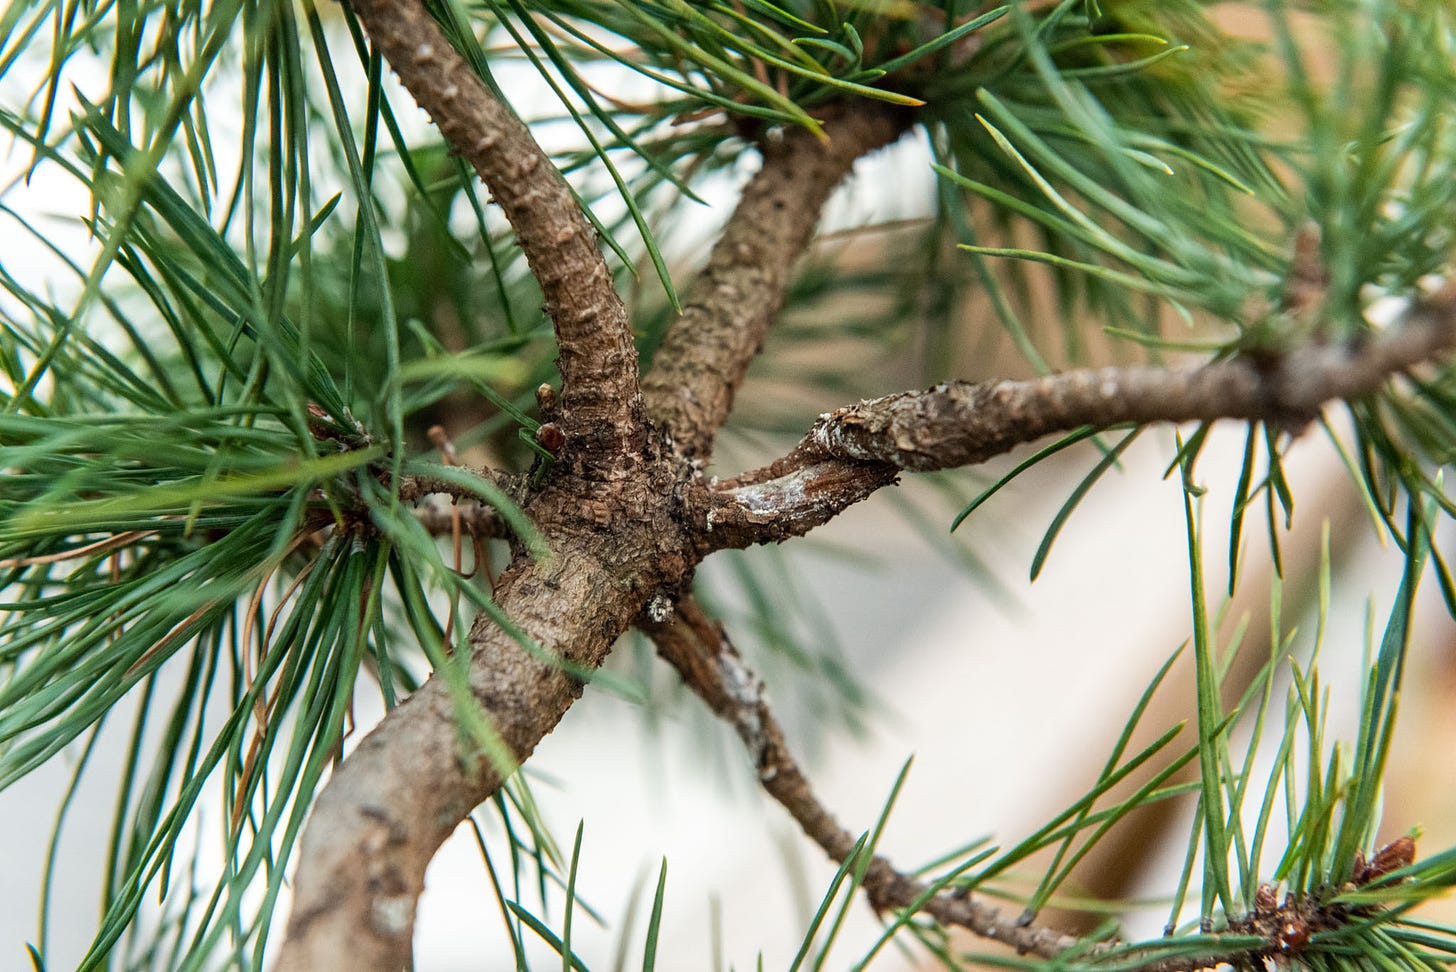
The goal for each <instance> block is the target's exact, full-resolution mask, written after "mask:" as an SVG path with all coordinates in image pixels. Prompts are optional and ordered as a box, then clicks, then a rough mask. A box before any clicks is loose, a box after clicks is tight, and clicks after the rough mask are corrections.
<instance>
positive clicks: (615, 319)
mask: <svg viewBox="0 0 1456 972" xmlns="http://www.w3.org/2000/svg"><path fill="white" fill-rule="evenodd" d="M349 5H350V7H351V8H352V9H353V10H354V12H355V13H356V14H358V16H359V19H360V21H362V22H363V24H364V27H365V29H366V30H367V31H368V32H369V36H370V39H371V40H373V42H374V44H375V45H376V46H377V47H378V48H379V51H380V53H381V54H383V56H384V58H385V60H387V61H388V62H389V64H390V66H391V67H392V68H394V70H395V72H396V73H398V75H399V78H400V80H401V81H402V82H403V83H404V86H405V87H406V88H407V89H408V90H409V92H410V94H411V95H413V96H414V98H415V100H416V101H417V102H418V103H419V105H420V107H422V108H424V109H425V111H427V112H429V114H430V117H431V118H432V119H433V120H434V122H435V124H436V125H437V126H438V127H439V129H440V133H441V134H442V135H443V136H444V137H445V140H446V141H447V142H448V143H449V144H450V146H451V147H452V148H453V149H454V150H455V151H456V152H458V153H459V154H460V155H461V156H462V157H463V158H465V159H466V160H467V161H469V162H470V164H471V165H472V166H473V167H474V168H475V171H476V172H478V173H479V174H480V176H481V178H482V179H484V180H485V182H486V185H487V186H488V187H489V188H490V190H491V193H492V196H493V197H494V199H495V201H496V202H497V203H499V204H500V207H501V209H502V210H503V211H504V212H505V214H506V218H507V219H509V220H510V222H511V226H512V227H514V229H515V231H516V239H517V240H518V241H519V242H520V244H521V250H522V252H524V254H525V256H526V260H527V262H528V263H529V264H530V267H531V272H532V274H534V276H535V277H536V280H537V281H539V283H540V284H541V289H542V292H543V293H544V295H545V298H546V312H547V314H548V315H549V316H550V318H551V321H552V324H553V325H554V326H555V328H556V340H557V344H558V346H559V348H560V356H559V358H558V362H557V363H558V365H559V367H560V369H561V378H562V395H561V412H560V415H561V418H560V420H559V421H560V422H561V423H562V424H563V425H564V426H566V427H567V431H568V434H573V433H578V432H580V433H587V434H584V435H577V436H575V437H576V438H577V439H578V441H590V442H597V443H600V442H601V441H602V433H603V432H604V431H606V432H607V433H608V434H607V436H606V438H607V439H608V440H610V439H613V438H620V437H621V436H623V435H624V434H625V433H626V432H627V431H628V430H629V429H631V428H632V427H634V426H635V424H636V421H635V419H636V415H637V411H638V409H640V404H641V403H640V395H639V391H638V385H637V370H638V364H637V350H636V347H635V345H634V344H633V343H632V330H631V326H630V322H629V321H628V317H627V310H626V308H625V307H624V306H623V304H622V300H621V298H620V297H619V296H618V295H617V291H616V286H615V284H614V282H613V280H612V275H611V272H610V271H609V270H608V269H607V265H606V262H605V260H604V259H603V258H602V254H601V251H600V250H599V249H598V247H597V239H596V233H595V231H594V230H593V229H592V228H591V226H590V224H588V223H587V221H586V218H585V217H584V216H583V214H582V212H581V207H580V205H579V204H578V203H577V201H576V197H575V196H574V195H572V192H571V188H570V187H569V186H568V185H567V184H566V180H565V179H564V178H562V176H561V173H560V172H559V171H558V170H557V169H556V167H555V166H554V165H553V164H552V163H551V160H550V159H549V158H547V156H546V153H545V152H543V151H542V149H541V147H540V145H538V144H537V143H536V140H535V138H534V137H532V135H531V133H530V131H529V130H528V129H527V128H526V126H525V124H523V123H522V122H521V120H520V119H519V118H517V117H516V115H515V113H514V112H512V111H511V109H510V108H509V107H508V106H506V105H505V104H503V103H502V102H501V101H500V100H499V99H497V98H496V97H495V95H494V94H493V93H492V92H491V90H490V88H489V87H487V86H486V84H485V82H484V81H483V80H481V78H480V76H479V75H478V74H476V73H475V71H474V70H473V69H472V68H471V67H470V65H469V64H467V63H466V61H465V59H464V58H463V57H462V56H461V55H460V54H459V52H457V51H456V50H455V48H454V47H452V46H451V45H450V42H449V41H448V40H447V39H446V38H445V35H444V33H443V32H442V31H441V30H440V27H439V25H438V24H436V23H435V21H434V19H433V18H432V17H431V16H430V14H429V12H428V11H427V10H426V8H425V5H424V4H423V3H421V2H419V0H349ZM612 433H615V435H613V434H612Z"/></svg>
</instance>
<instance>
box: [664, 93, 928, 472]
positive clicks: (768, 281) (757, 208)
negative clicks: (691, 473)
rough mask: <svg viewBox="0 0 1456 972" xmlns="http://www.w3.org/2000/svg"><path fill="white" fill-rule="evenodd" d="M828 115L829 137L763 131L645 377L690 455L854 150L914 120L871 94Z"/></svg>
mask: <svg viewBox="0 0 1456 972" xmlns="http://www.w3.org/2000/svg"><path fill="white" fill-rule="evenodd" d="M826 114H827V116H828V117H826V119H825V121H824V132H825V134H826V135H827V136H828V141H820V140H819V139H817V138H815V137H814V135H813V134H811V133H810V132H808V131H806V130H804V129H800V128H793V129H789V130H787V131H784V132H772V133H770V134H769V135H768V136H767V137H766V138H765V139H764V140H763V142H762V145H761V147H760V151H761V153H762V156H763V166H762V168H760V169H759V170H758V172H757V173H756V174H755V175H754V176H753V178H752V179H750V180H749V182H748V185H747V186H745V187H744V190H743V196H742V198H740V199H739V202H738V207H737V208H736V209H735V210H734V212H733V215H732V216H731V217H730V218H729V221H728V225H727V227H726V228H725V229H724V232H723V235H722V237H721V238H720V239H719V240H718V243H717V245H716V246H714V248H713V252H712V254H711V256H709V258H708V263H707V266H705V267H704V268H703V271H702V273H701V274H700V275H699V277H698V279H697V280H696V281H694V283H693V285H692V288H691V290H690V291H689V293H688V298H687V302H686V304H685V305H684V308H683V314H682V316H681V317H680V318H678V319H677V321H676V322H674V323H673V325H672V327H671V328H669V329H668V332H667V335H666V337H665V338H664V339H663V342H662V346H661V347H660V348H659V349H658V351H657V354H656V356H655V357H654V358H653V361H652V368H651V370H650V371H649V372H648V373H647V375H646V376H645V377H644V378H643V380H642V390H643V394H644V395H645V396H646V399H647V407H648V411H649V412H650V414H651V415H652V417H653V418H654V419H656V420H657V421H658V422H659V423H661V424H662V425H664V426H665V427H666V428H667V430H668V431H669V432H670V433H671V435H672V438H673V442H674V443H675V445H676V447H677V449H678V451H679V452H680V453H682V454H683V455H685V456H687V457H688V458H693V459H701V460H705V461H706V460H707V458H708V456H709V455H710V454H711V452H712V449H713V438H714V436H715V435H716V434H717V432H718V430H719V429H720V428H722V426H723V423H724V422H726V421H727V419H728V414H729V412H730V411H732V408H733V398H734V396H735V394H736V393H737V391H738V388H739V386H740V385H741V384H742V383H743V376H744V374H745V373H746V372H747V370H748V365H749V363H750V362H751V361H752V360H753V358H754V356H755V355H757V354H758V352H759V350H760V349H761V348H762V347H763V342H764V338H765V336H766V335H767V334H768V329H769V325H770V324H771V323H772V321H773V319H774V316H775V315H776V314H777V313H778V311H779V308H780V307H781V306H782V305H783V301H784V294H785V291H786V290H787V288H788V285H789V281H790V274H791V271H792V269H793V267H794V264H795V263H796V262H797V261H798V259H799V257H800V256H801V255H802V254H803V252H804V250H805V249H806V248H807V247H808V245H809V241H810V240H811V239H812V238H813V234H814V229H815V226H816V225H817V223H818V221H819V212H820V210H821V209H822V208H823V206H824V203H825V201H826V200H827V199H828V198H829V194H830V193H831V192H832V191H833V190H834V188H835V187H836V186H837V185H839V183H840V182H841V181H842V180H843V179H844V177H845V176H846V175H848V174H849V171H850V169H851V168H853V166H854V163H855V160H856V159H858V158H859V157H861V156H863V155H866V154H868V153H870V152H872V151H874V150H876V149H878V148H882V147H883V146H885V145H888V144H890V143H892V142H894V141H895V140H896V139H898V138H899V137H900V136H901V135H902V134H903V133H904V132H905V130H906V128H907V127H908V124H909V122H910V116H909V115H907V114H906V113H905V112H904V111H903V110H895V109H891V108H888V107H886V106H884V105H881V104H879V103H875V102H867V101H856V102H849V103H845V104H841V105H838V106H834V107H832V108H831V109H827V110H826Z"/></svg>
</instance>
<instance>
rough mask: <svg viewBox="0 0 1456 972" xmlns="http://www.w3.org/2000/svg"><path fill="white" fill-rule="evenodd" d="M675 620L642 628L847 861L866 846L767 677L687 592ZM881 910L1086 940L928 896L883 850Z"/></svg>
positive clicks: (989, 930)
mask: <svg viewBox="0 0 1456 972" xmlns="http://www.w3.org/2000/svg"><path fill="white" fill-rule="evenodd" d="M676 613H677V616H676V618H674V619H673V620H671V621H667V622H664V623H653V622H651V621H644V622H643V623H642V628H643V630H644V631H646V632H647V634H648V635H649V636H650V637H651V638H652V640H653V643H654V644H655V645H656V646H657V651H658V654H660V655H661V656H662V657H663V659H665V660H666V661H667V662H668V664H670V665H672V667H673V668H676V669H677V671H678V674H680V675H681V676H682V679H683V681H684V682H686V683H687V685H688V687H689V688H691V689H692V690H693V691H694V692H695V693H697V695H698V697H699V698H701V699H702V700H703V701H704V702H705V703H707V705H708V708H710V709H712V710H713V712H714V713H715V714H717V715H718V716H719V717H720V718H722V719H723V720H724V721H725V722H727V723H728V724H730V725H731V726H732V727H733V729H734V730H735V731H736V732H737V733H738V736H739V738H740V739H742V740H743V744H744V746H746V747H747V748H748V753H749V756H750V758H751V759H752V760H753V765H754V768H755V769H756V770H757V771H758V779H759V782H760V783H762V784H763V788H764V789H765V790H767V791H768V793H769V795H770V796H772V797H773V798H774V799H775V800H777V801H778V802H779V804H780V805H781V806H783V808H784V809H785V810H787V811H788V812H789V815H790V816H792V817H793V818H794V820H795V821H796V822H797V823H798V824H799V826H800V827H801V828H802V829H803V831H804V833H805V835H807V836H808V837H809V839H810V840H812V841H814V843H816V844H818V845H819V847H820V848H821V849H823V851H824V853H826V854H828V855H829V857H830V858H831V859H832V860H834V861H836V862H838V863H840V864H843V863H844V862H845V861H846V860H847V859H848V858H849V856H850V855H851V854H853V853H854V850H855V847H856V846H857V845H858V839H857V838H856V837H855V836H854V834H852V833H850V832H849V831H848V830H845V829H844V828H843V827H841V826H840V825H839V823H838V822H837V821H836V820H835V819H834V815H833V814H831V813H830V812H829V810H828V809H826V808H825V807H824V805H823V804H821V803H820V802H819V800H818V798H817V797H815V796H814V791H813V788H812V787H811V786H810V785H809V781H808V779H807V778H806V777H805V776H804V773H803V770H801V769H800V768H799V765H798V763H797V762H795V760H794V757H793V755H792V754H791V753H790V752H789V750H788V747H787V745H786V744H785V742H784V734H783V730H782V729H780V727H779V724H778V721H777V720H776V719H775V718H774V716H773V713H772V711H770V710H769V707H768V702H767V701H766V700H765V699H764V695H763V683H762V682H761V681H759V679H758V677H757V676H756V675H754V674H753V672H751V671H750V670H749V669H748V668H747V666H745V665H744V664H743V661H742V659H741V658H740V657H739V656H738V652H737V650H736V649H735V648H734V647H733V645H732V643H731V642H730V641H729V640H728V636H727V635H726V634H725V633H724V631H723V627H722V625H720V624H718V623H717V622H715V621H713V620H711V619H710V618H709V617H708V616H707V614H705V613H704V611H703V609H702V608H701V607H700V606H698V604H697V602H696V601H694V600H693V599H692V598H683V600H682V602H681V603H680V604H679V605H678V607H677V612H676ZM861 886H862V887H863V888H864V891H865V894H866V895H867V896H868V897H869V901H870V904H871V905H872V906H873V907H874V908H875V910H876V911H886V910H890V909H897V910H898V909H904V908H909V907H912V906H914V905H915V904H916V902H920V904H919V910H920V911H922V912H924V913H926V914H928V915H930V916H931V917H933V918H934V919H935V920H936V921H938V922H940V923H941V924H942V925H947V926H951V925H954V926H959V927H961V928H966V929H969V930H970V931H972V932H975V933H976V934H977V935H980V936H982V937H984V938H991V939H995V940H996V941H1000V942H1005V943H1006V944H1007V945H1010V946H1011V947H1013V948H1015V949H1016V950H1017V951H1018V952H1019V953H1023V954H1026V953H1030V954H1033V955H1039V956H1042V957H1043V958H1052V957H1054V956H1056V955H1059V954H1060V953H1062V952H1064V951H1066V950H1067V949H1069V948H1072V947H1073V946H1076V945H1077V944H1079V942H1078V939H1076V938H1074V937H1072V936H1070V935H1064V934H1062V933H1060V932H1057V931H1055V930H1053V929H1050V928H1044V927H1041V926H1038V925H1035V924H1020V923H1019V922H1018V921H1017V919H1015V918H1010V917H1007V916H1006V915H1004V914H1003V913H1002V912H1001V911H1000V910H999V909H997V908H993V907H991V906H990V905H986V904H982V903H981V902H979V901H975V900H972V899H971V898H970V897H969V896H968V895H959V894H955V893H946V892H942V893H940V894H935V895H932V896H930V897H929V898H926V899H925V900H924V901H921V899H922V898H924V897H925V894H926V890H927V887H926V885H925V884H924V883H923V882H921V881H918V880H916V879H915V878H912V877H910V876H908V875H906V874H903V873H901V872H900V871H897V870H895V868H894V866H893V865H891V864H890V862H889V861H887V860H886V859H885V858H883V857H879V856H876V857H874V858H872V859H871V860H870V862H869V865H868V866H867V867H866V869H865V872H864V879H863V882H862V884H861Z"/></svg>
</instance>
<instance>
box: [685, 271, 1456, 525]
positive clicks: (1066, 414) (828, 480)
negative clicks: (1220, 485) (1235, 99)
mask: <svg viewBox="0 0 1456 972" xmlns="http://www.w3.org/2000/svg"><path fill="white" fill-rule="evenodd" d="M1453 347H1456V290H1450V289H1448V290H1447V291H1443V292H1442V293H1441V294H1438V295H1436V296H1435V297H1433V298H1431V300H1429V301H1428V302H1426V303H1425V304H1422V305H1420V306H1418V307H1416V308H1414V309H1413V311H1412V312H1411V313H1410V314H1409V315H1408V316H1407V318H1406V320H1405V321H1404V322H1403V324H1402V325H1401V326H1399V327H1396V328H1394V329H1392V330H1390V331H1387V332H1384V333H1380V334H1376V335H1373V336H1371V337H1369V338H1366V339H1364V340H1362V341H1359V342H1356V343H1352V344H1348V345H1342V346H1326V345H1315V346H1312V347H1307V348H1300V349H1296V350H1292V351H1289V352H1286V353H1284V354H1282V355H1280V356H1279V357H1277V358H1272V359H1267V360H1260V359H1249V358H1238V359H1235V360H1232V361H1227V362H1222V363H1216V364H1209V365H1204V366H1202V367H1185V368H1150V367H1138V368H1102V369H1097V370H1080V371H1068V372H1064V373H1062V374H1056V375H1048V376H1046V377H1044V378H1036V379H1032V380H1030V381H990V382H977V383H972V382H963V381H954V382H947V383H945V384H941V385H936V386H935V387H933V388H928V389H925V390H924V391H908V392H900V393H898V394H895V395H887V396H885V397H883V398H876V399H871V400H869V401H864V402H860V403H859V404H857V405H849V406H846V407H844V408H840V409H837V410H835V411H833V412H826V413H825V414H823V415H821V416H820V417H819V420H818V421H817V422H815V424H814V426H813V427H812V428H811V429H810V430H809V432H808V434H806V435H805V436H804V438H803V439H802V440H801V441H800V442H799V444H798V445H797V446H795V447H794V449H793V450H791V451H790V452H789V453H788V454H787V455H785V456H784V457H782V458H780V459H778V460H776V461H775V462H773V463H771V464H770V465H768V466H765V467H763V468H762V469H757V470H754V471H752V472H748V473H744V474H743V475H741V476H738V477H735V478H733V479H731V480H726V481H724V482H722V483H719V484H718V485H717V487H716V489H715V490H714V491H713V492H712V493H711V494H710V495H709V496H708V497H706V502H707V503H708V507H709V508H708V510H707V512H706V513H705V514H704V516H705V518H706V519H707V520H708V521H709V522H710V524H711V525H712V527H713V533H714V537H713V544H714V545H715V546H717V547H719V548H723V547H743V546H748V545H750V544H754V543H766V542H776V541H779V540H783V539H785V538H786V537H790V536H800V535H802V534H804V533H806V532H808V531H809V530H812V529H813V528H814V527H816V526H819V525H820V524H822V523H825V522H827V521H828V520H830V519H832V518H833V517H834V516H836V515H837V514H838V513H839V512H841V511H842V510H843V509H844V508H845V507H846V506H848V505H850V504H851V503H856V502H858V501H859V500H861V499H863V498H865V497H866V496H868V495H870V494H871V493H872V492H874V490H876V489H878V488H879V487H880V486H883V485H885V484H887V483H889V482H892V481H894V478H895V475H896V474H897V473H898V472H900V471H902V470H903V471H907V472H932V471H935V470H938V469H951V468H956V467H960V466H968V465H975V464H977V463H981V462H985V461H986V460H988V459H991V458H994V457H996V456H998V455H1001V454H1003V453H1005V452H1008V451H1010V450H1011V449H1013V448H1015V447H1017V446H1019V445H1024V444H1026V443H1029V442H1034V441H1036V440H1037V439H1040V438H1041V437H1043V436H1045V435H1049V434H1052V433H1055V432H1068V431H1071V430H1073V429H1078V428H1083V427H1091V428H1110V427H1113V426H1118V425H1128V424H1137V425H1145V424H1151V423H1155V422H1187V421H1195V420H1198V421H1214V420H1217V419H1245V420H1260V421H1264V422H1269V423H1271V424H1272V425H1275V426H1277V427H1281V428H1284V429H1287V430H1290V431H1298V430H1299V429H1301V428H1303V427H1304V426H1305V425H1306V424H1308V423H1309V422H1310V421H1312V420H1313V419H1315V418H1316V417H1317V416H1318V415H1319V412H1320V409H1321V408H1322V407H1323V406H1324V405H1325V404H1327V403H1329V402H1331V401H1337V400H1349V399H1355V398H1359V397H1362V396H1365V395H1369V394H1372V393H1373V392H1375V391H1377V390H1378V389H1379V388H1380V387H1381V386H1382V385H1384V384H1385V383H1386V382H1387V381H1388V380H1390V378H1391V377H1392V376H1394V375H1398V374H1400V373H1402V372H1404V371H1407V370H1409V369H1410V368H1413V367H1415V366H1417V365H1419V364H1421V363H1423V362H1428V361H1431V360H1432V359H1434V358H1437V357H1439V356H1440V355H1442V354H1443V353H1445V352H1447V351H1450V350H1451V349H1452V348H1453Z"/></svg>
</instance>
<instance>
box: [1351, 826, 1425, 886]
mask: <svg viewBox="0 0 1456 972" xmlns="http://www.w3.org/2000/svg"><path fill="white" fill-rule="evenodd" d="M1415 859H1416V841H1415V838H1414V837H1412V836H1411V835H1410V834H1406V835H1405V836H1404V837H1401V838H1399V839H1397V840H1393V841H1391V842H1390V843H1388V844H1386V845H1385V846H1384V847H1382V848H1380V850H1378V851H1376V852H1375V856H1374V857H1373V858H1371V859H1370V863H1369V864H1365V863H1364V861H1363V860H1362V858H1361V855H1358V854H1357V855H1356V857H1355V878H1354V880H1355V884H1357V885H1366V884H1369V883H1370V882H1372V881H1378V880H1380V879H1381V878H1383V877H1385V875H1387V874H1389V873H1391V872H1392V871H1398V870H1400V869H1401V868H1403V867H1407V866H1409V865H1410V864H1411V863H1412V862H1414V861H1415Z"/></svg>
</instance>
